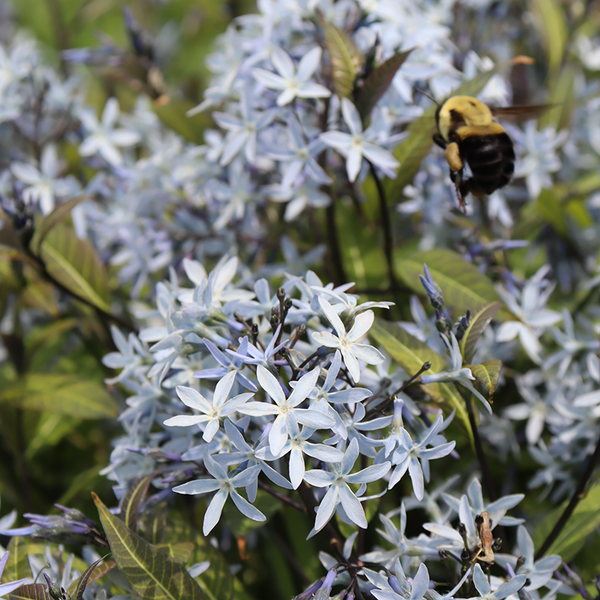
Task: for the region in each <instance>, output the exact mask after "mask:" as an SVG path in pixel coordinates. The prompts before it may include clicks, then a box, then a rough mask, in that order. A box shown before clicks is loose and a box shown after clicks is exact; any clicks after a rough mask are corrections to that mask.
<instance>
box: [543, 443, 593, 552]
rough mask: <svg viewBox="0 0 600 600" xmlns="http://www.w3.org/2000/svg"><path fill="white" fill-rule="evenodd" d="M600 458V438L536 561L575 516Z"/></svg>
mask: <svg viewBox="0 0 600 600" xmlns="http://www.w3.org/2000/svg"><path fill="white" fill-rule="evenodd" d="M599 458H600V437H599V438H598V442H597V443H596V449H595V450H594V453H593V454H592V456H591V457H590V460H589V461H588V464H587V467H586V468H585V471H584V472H583V475H582V476H581V479H580V480H579V483H578V484H577V488H576V489H575V491H574V492H573V496H571V501H570V502H569V504H568V505H567V507H566V508H565V510H564V512H563V514H562V515H561V516H560V519H558V521H557V522H556V525H555V526H554V528H553V529H552V531H551V532H550V533H549V534H548V537H547V538H546V539H545V540H544V543H543V544H542V545H541V546H540V548H539V550H538V551H537V552H536V553H535V560H538V559H540V558H541V557H542V556H544V554H546V552H548V549H549V548H550V546H551V545H552V543H553V542H554V540H556V538H557V537H558V535H559V534H560V532H561V531H562V530H563V527H564V526H565V525H566V524H567V521H568V520H569V518H570V517H571V515H572V514H573V511H574V510H575V508H576V506H577V504H578V503H579V501H580V500H581V498H582V497H583V495H584V492H585V488H586V487H587V484H588V482H589V480H590V478H591V477H592V474H593V472H594V468H595V467H596V464H597V463H598V459H599Z"/></svg>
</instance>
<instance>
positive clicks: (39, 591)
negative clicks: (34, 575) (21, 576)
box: [8, 583, 53, 600]
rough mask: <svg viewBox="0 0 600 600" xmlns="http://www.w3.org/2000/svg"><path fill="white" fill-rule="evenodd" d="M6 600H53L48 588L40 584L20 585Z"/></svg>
mask: <svg viewBox="0 0 600 600" xmlns="http://www.w3.org/2000/svg"><path fill="white" fill-rule="evenodd" d="M8 600H53V599H52V596H50V593H49V592H48V586H46V585H44V584H42V583H32V584H28V585H22V586H21V587H19V588H17V589H16V590H15V591H14V592H11V593H10V594H8Z"/></svg>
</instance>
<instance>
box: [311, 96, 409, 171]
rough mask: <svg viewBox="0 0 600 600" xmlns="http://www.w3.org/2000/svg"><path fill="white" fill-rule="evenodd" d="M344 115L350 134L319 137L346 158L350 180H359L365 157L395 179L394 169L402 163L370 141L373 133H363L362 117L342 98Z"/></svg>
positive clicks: (326, 134) (332, 134)
mask: <svg viewBox="0 0 600 600" xmlns="http://www.w3.org/2000/svg"><path fill="white" fill-rule="evenodd" d="M342 115H343V117H344V121H345V122H346V125H347V126H348V129H349V130H350V133H344V132H342V131H326V132H325V133H322V134H321V135H320V136H319V137H320V139H321V140H322V141H324V142H325V143H326V144H327V145H328V146H331V147H332V148H335V149H336V150H337V151H338V152H339V153H340V154H341V155H342V156H344V157H345V158H346V171H347V172H348V179H350V181H354V180H355V179H356V178H357V176H358V174H359V172H360V167H361V165H362V159H363V157H364V158H366V159H367V160H368V161H370V162H371V163H373V164H374V165H377V166H378V167H381V168H382V169H384V170H385V171H386V175H388V176H389V177H395V173H394V172H393V171H392V169H396V168H398V167H399V166H400V163H399V162H398V161H397V160H396V159H395V158H394V156H393V155H392V153H391V152H388V151H387V150H384V149H383V148H381V147H380V146H377V145H376V144H374V143H373V142H370V141H369V139H370V138H371V137H372V136H373V132H372V131H371V128H370V127H369V128H368V129H366V130H365V131H364V132H363V128H362V123H361V120H360V115H359V114H358V111H357V110H356V107H355V106H354V104H352V102H350V100H348V98H342Z"/></svg>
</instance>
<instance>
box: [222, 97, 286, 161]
mask: <svg viewBox="0 0 600 600" xmlns="http://www.w3.org/2000/svg"><path fill="white" fill-rule="evenodd" d="M251 97H252V96H251V94H250V93H248V92H246V93H242V94H241V98H240V112H241V115H242V118H241V119H240V118H238V117H234V116H232V115H230V114H228V113H220V112H215V113H213V115H212V116H213V119H214V120H215V121H216V123H217V125H219V126H220V127H222V128H223V129H226V130H227V136H226V138H225V144H224V148H223V154H222V155H221V161H220V164H221V165H222V166H225V165H228V164H229V163H230V162H231V161H232V160H233V159H234V157H235V156H236V155H237V154H238V152H240V150H241V149H242V148H243V149H244V155H245V157H246V160H247V161H248V162H249V163H250V164H254V163H255V162H256V144H257V134H258V132H259V131H260V130H261V129H264V128H265V127H267V126H268V125H270V124H271V123H272V121H273V119H274V118H275V116H276V115H277V109H269V110H265V111H263V112H262V113H258V112H256V111H254V110H253V109H252V107H251V104H250V103H251Z"/></svg>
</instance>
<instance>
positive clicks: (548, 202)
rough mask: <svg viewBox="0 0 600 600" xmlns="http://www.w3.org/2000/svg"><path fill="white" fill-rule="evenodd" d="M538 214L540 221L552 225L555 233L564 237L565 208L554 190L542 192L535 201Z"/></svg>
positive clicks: (565, 228)
mask: <svg viewBox="0 0 600 600" xmlns="http://www.w3.org/2000/svg"><path fill="white" fill-rule="evenodd" d="M536 208H537V212H538V214H539V215H540V216H541V217H542V219H543V220H544V221H545V222H546V223H549V224H550V225H552V228H553V229H554V231H556V233H559V234H561V235H566V233H567V219H566V215H565V206H564V204H563V203H562V202H561V198H560V196H559V195H558V193H557V192H556V190H546V189H544V190H542V191H541V192H540V195H539V196H538V198H537V201H536Z"/></svg>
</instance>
